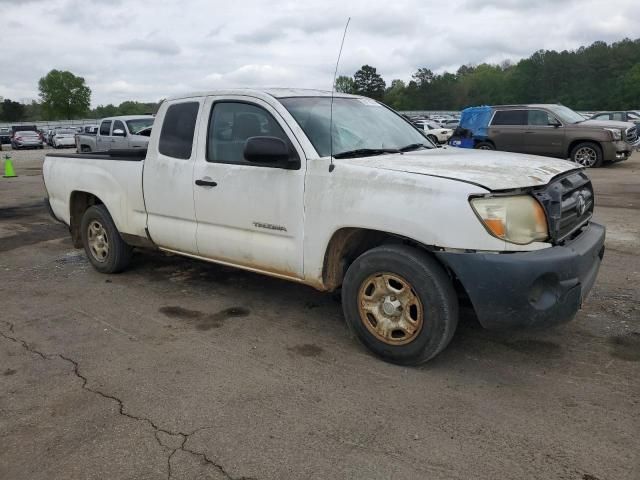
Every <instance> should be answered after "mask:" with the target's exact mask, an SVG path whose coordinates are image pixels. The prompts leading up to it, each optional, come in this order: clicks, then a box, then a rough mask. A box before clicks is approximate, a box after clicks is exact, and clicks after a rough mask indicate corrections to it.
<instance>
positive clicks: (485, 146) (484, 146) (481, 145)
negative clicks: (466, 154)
mask: <svg viewBox="0 0 640 480" xmlns="http://www.w3.org/2000/svg"><path fill="white" fill-rule="evenodd" d="M473 148H475V149H476V150H495V149H496V147H495V145H494V144H493V143H490V142H478V143H476V144H475V145H474V146H473Z"/></svg>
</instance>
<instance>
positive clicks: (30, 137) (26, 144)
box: [11, 130, 44, 150]
mask: <svg viewBox="0 0 640 480" xmlns="http://www.w3.org/2000/svg"><path fill="white" fill-rule="evenodd" d="M11 147H13V148H14V149H15V150H17V149H19V148H44V145H43V144H42V138H41V137H40V135H39V134H38V132H34V131H32V130H27V131H23V132H21V131H17V132H16V133H15V134H14V135H13V138H12V139H11Z"/></svg>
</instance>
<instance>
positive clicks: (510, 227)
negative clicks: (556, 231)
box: [471, 195, 549, 245]
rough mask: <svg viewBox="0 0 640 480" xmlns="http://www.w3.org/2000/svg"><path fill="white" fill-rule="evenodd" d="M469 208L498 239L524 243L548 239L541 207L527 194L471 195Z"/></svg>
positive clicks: (545, 218)
mask: <svg viewBox="0 0 640 480" xmlns="http://www.w3.org/2000/svg"><path fill="white" fill-rule="evenodd" d="M471 207H472V208H473V210H474V211H475V212H476V215H478V218H479V219H480V221H481V222H482V224H483V225H484V226H485V228H486V229H487V230H488V231H489V233H490V234H491V235H493V236H494V237H497V238H499V239H501V240H506V241H507V242H511V243H517V244H518V245H526V244H528V243H531V242H535V241H544V240H547V238H549V230H548V228H547V217H546V215H545V213H544V209H543V208H542V205H540V203H538V201H537V200H536V199H535V198H533V197H532V196H530V195H514V196H510V197H479V198H472V199H471Z"/></svg>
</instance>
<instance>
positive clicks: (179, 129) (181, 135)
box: [158, 102, 200, 160]
mask: <svg viewBox="0 0 640 480" xmlns="http://www.w3.org/2000/svg"><path fill="white" fill-rule="evenodd" d="M199 108H200V104H199V103H198V102H183V103H174V104H173V105H171V106H169V108H167V112H166V113H165V115H164V121H163V122H162V130H161V131H160V141H159V144H158V151H159V152H160V153H161V154H162V155H166V156H167V157H172V158H179V159H182V160H188V159H190V158H191V149H192V147H193V134H194V132H195V130H196V120H197V118H198V109H199Z"/></svg>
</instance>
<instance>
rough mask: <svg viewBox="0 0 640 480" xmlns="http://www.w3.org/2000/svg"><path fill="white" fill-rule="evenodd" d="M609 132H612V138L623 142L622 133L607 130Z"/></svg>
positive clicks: (616, 130)
mask: <svg viewBox="0 0 640 480" xmlns="http://www.w3.org/2000/svg"><path fill="white" fill-rule="evenodd" d="M605 130H607V131H608V132H611V138H612V139H613V140H622V132H621V131H620V130H618V129H617V128H605Z"/></svg>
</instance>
